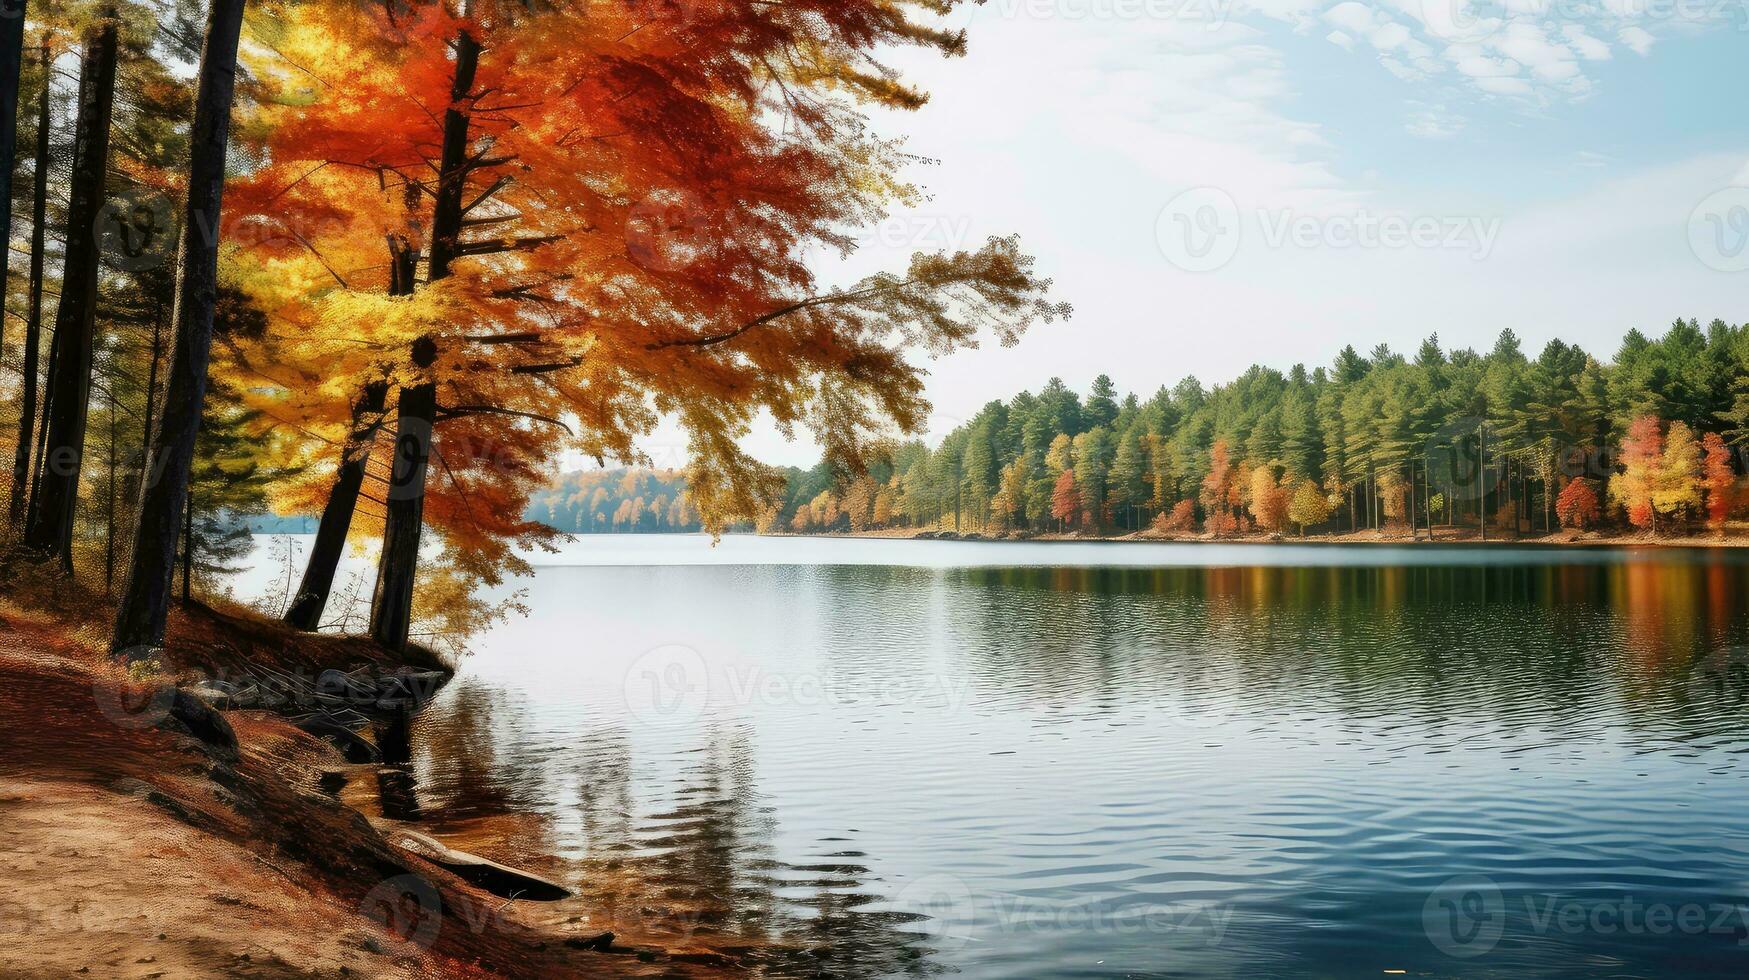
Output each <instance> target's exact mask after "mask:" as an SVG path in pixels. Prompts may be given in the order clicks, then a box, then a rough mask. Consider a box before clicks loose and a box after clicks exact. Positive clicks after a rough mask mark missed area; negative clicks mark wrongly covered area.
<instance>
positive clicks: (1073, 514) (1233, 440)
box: [529, 321, 1749, 536]
mask: <svg viewBox="0 0 1749 980" xmlns="http://www.w3.org/2000/svg"><path fill="white" fill-rule="evenodd" d="M1746 441H1749V326H1742V325H1739V326H1731V325H1728V324H1726V323H1724V322H1722V321H1714V322H1713V323H1712V324H1711V325H1710V326H1708V327H1705V328H1703V327H1701V326H1700V325H1699V324H1698V323H1697V322H1693V321H1677V322H1676V323H1675V325H1674V326H1672V327H1671V328H1670V329H1669V330H1668V331H1667V332H1666V333H1665V334H1664V335H1663V336H1662V337H1659V338H1657V339H1653V338H1650V337H1647V336H1646V335H1644V334H1642V333H1640V332H1639V331H1632V332H1630V333H1629V334H1628V335H1627V337H1626V338H1625V339H1624V340H1623V342H1622V344H1621V346H1620V348H1619V349H1618V350H1617V351H1616V352H1615V355H1614V357H1613V358H1612V359H1611V360H1610V361H1608V362H1605V361H1602V360H1599V359H1598V358H1597V357H1595V356H1593V355H1592V354H1590V353H1588V352H1587V351H1585V350H1582V349H1580V348H1579V347H1576V346H1573V345H1571V344H1567V343H1564V342H1562V341H1559V340H1555V341H1551V342H1549V343H1548V344H1547V345H1546V346H1545V347H1544V348H1543V349H1542V350H1541V351H1540V352H1539V353H1537V354H1536V356H1535V357H1531V356H1528V355H1527V354H1526V353H1525V351H1524V350H1523V349H1522V347H1521V344H1520V341H1519V339H1518V337H1517V336H1516V335H1515V334H1514V333H1513V332H1512V331H1511V330H1504V331H1502V332H1501V333H1500V336H1499V339H1498V340H1497V341H1496V342H1495V344H1494V346H1493V348H1492V349H1491V350H1489V351H1488V352H1486V353H1478V352H1476V351H1474V350H1454V351H1446V350H1444V349H1443V348H1442V347H1441V346H1440V343H1439V340H1438V338H1437V337H1436V336H1435V337H1429V338H1428V339H1427V340H1426V341H1425V342H1423V343H1422V344H1421V345H1420V347H1419V348H1418V349H1417V350H1416V351H1415V352H1414V353H1413V354H1412V355H1409V356H1405V355H1403V354H1399V353H1397V352H1395V351H1393V350H1391V349H1390V348H1389V347H1387V346H1385V345H1382V344H1381V345H1379V346H1377V347H1375V348H1374V349H1373V350H1372V351H1371V352H1370V353H1369V354H1366V355H1362V354H1361V353H1359V352H1358V351H1356V350H1355V348H1354V347H1352V346H1349V347H1345V348H1343V349H1342V350H1341V351H1340V352H1339V353H1338V354H1337V355H1336V357H1335V358H1334V360H1333V361H1332V363H1331V364H1330V365H1329V366H1327V367H1319V368H1315V369H1311V370H1308V369H1307V368H1306V367H1304V366H1303V365H1302V366H1295V367H1294V368H1292V369H1291V370H1289V371H1288V372H1286V373H1283V372H1281V371H1277V370H1274V369H1271V368H1266V367H1253V368H1251V369H1250V370H1249V371H1247V372H1246V373H1245V374H1244V375H1243V376H1241V377H1240V378H1239V379H1237V380H1236V381H1233V382H1232V383H1230V384H1226V385H1218V386H1215V387H1213V388H1205V387H1204V386H1203V385H1202V384H1201V382H1199V381H1198V380H1197V379H1195V378H1186V379H1185V380H1183V381H1181V382H1179V383H1178V384H1177V385H1175V386H1173V387H1171V388H1165V387H1162V388H1160V389H1159V390H1157V391H1156V392H1154V393H1153V394H1152V395H1151V396H1149V397H1147V398H1146V399H1143V398H1140V397H1138V396H1136V395H1133V394H1132V395H1127V396H1120V395H1119V394H1118V393H1117V391H1116V390H1115V389H1114V387H1113V385H1112V383H1111V380H1110V379H1109V378H1107V377H1105V376H1103V375H1102V376H1100V377H1099V378H1098V379H1097V380H1095V381H1094V383H1093V386H1092V389H1091V390H1090V391H1089V392H1088V393H1087V395H1086V396H1085V397H1083V396H1081V395H1079V394H1077V393H1076V392H1073V391H1071V390H1069V389H1068V388H1067V387H1066V386H1065V385H1064V384H1063V383H1062V381H1060V380H1058V379H1052V380H1051V381H1050V382H1049V383H1047V384H1046V385H1045V386H1044V388H1043V389H1041V390H1040V391H1039V392H1037V393H1036V394H1035V393H1032V392H1022V393H1020V394H1018V395H1016V396H1014V397H1013V398H1012V399H1009V400H1008V401H1006V402H1002V401H993V402H991V403H989V404H988V405H986V406H984V408H983V409H982V410H981V411H979V412H978V414H977V416H976V417H974V418H972V419H971V420H969V421H968V422H966V423H965V424H963V425H961V426H960V427H959V428H957V429H955V430H954V431H952V432H951V433H949V434H948V435H947V436H946V437H945V438H944V439H943V440H942V443H941V445H940V446H938V447H936V448H933V449H931V448H929V447H928V446H926V445H924V444H923V443H921V442H916V441H912V442H906V443H903V444H900V445H897V446H895V447H893V448H892V449H891V450H890V452H888V453H886V454H885V455H884V456H883V458H881V459H880V460H878V461H876V462H875V463H874V464H873V465H871V466H870V467H869V469H868V472H866V473H864V474H860V475H849V474H842V473H835V472H833V471H832V470H831V469H830V468H829V467H827V466H826V465H825V464H822V465H820V466H817V467H815V468H813V469H811V470H800V469H793V468H792V469H789V470H786V471H784V476H785V493H784V498H783V500H782V502H781V503H780V504H778V505H776V506H774V507H772V508H771V509H769V510H768V511H767V512H766V513H764V514H762V515H761V516H760V518H759V520H758V521H757V522H756V526H757V528H758V529H759V530H761V531H794V532H822V531H839V530H857V531H863V530H875V529H881V528H890V527H912V528H922V527H929V528H943V529H952V530H957V531H966V532H972V531H976V532H980V533H993V532H1003V533H1007V532H1016V533H1027V532H1050V531H1074V530H1079V531H1085V532H1088V533H1126V532H1129V531H1136V530H1142V529H1147V528H1153V529H1155V530H1158V531H1161V532H1166V533H1185V534H1213V535H1216V536H1224V535H1231V534H1241V533H1257V532H1266V533H1296V532H1297V533H1312V532H1339V531H1349V530H1359V529H1367V528H1401V529H1410V528H1424V527H1428V526H1436V527H1453V526H1456V527H1469V528H1478V527H1480V526H1481V525H1483V524H1484V522H1485V523H1486V526H1487V527H1489V528H1498V529H1501V530H1505V531H1511V532H1515V533H1523V532H1537V531H1545V530H1554V529H1557V528H1560V527H1568V528H1581V529H1584V528H1597V527H1620V528H1625V529H1637V530H1644V531H1651V532H1655V533H1666V532H1672V533H1674V532H1683V531H1688V530H1693V529H1695V528H1697V527H1699V526H1702V525H1706V526H1710V527H1712V528H1713V529H1715V530H1722V529H1723V528H1724V527H1725V524H1726V522H1727V521H1728V520H1729V519H1730V518H1731V517H1732V516H1734V515H1735V513H1736V511H1737V509H1738V508H1739V506H1740V505H1741V503H1742V502H1743V500H1744V494H1743V493H1742V492H1741V490H1742V487H1741V482H1742V481H1741V478H1740V476H1741V474H1742V472H1743V465H1742V459H1741V449H1742V447H1743V446H1744V444H1745V442H1746ZM529 516H530V517H531V518H533V519H536V520H541V521H545V522H548V523H550V524H552V525H553V526H554V527H557V528H559V529H561V530H565V531H581V532H585V533H588V532H613V531H694V530H698V529H699V522H698V518H697V515H696V514H694V513H692V511H691V508H690V507H689V505H688V504H687V501H686V492H685V483H684V479H683V477H682V476H681V475H680V474H679V473H677V472H648V471H635V470H634V471H623V470H622V471H607V472H592V473H574V474H570V475H568V476H566V477H564V478H563V480H562V481H561V483H560V484H559V486H557V487H556V488H555V489H554V490H552V491H550V492H548V493H546V494H543V495H541V497H539V498H537V499H536V501H535V505H534V508H533V509H532V510H531V512H530V515H529Z"/></svg>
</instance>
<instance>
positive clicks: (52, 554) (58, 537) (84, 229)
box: [24, 7, 117, 575]
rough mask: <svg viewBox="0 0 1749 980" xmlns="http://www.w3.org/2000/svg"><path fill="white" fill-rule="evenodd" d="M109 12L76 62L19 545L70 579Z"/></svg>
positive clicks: (100, 198) (104, 138) (112, 23)
mask: <svg viewBox="0 0 1749 980" xmlns="http://www.w3.org/2000/svg"><path fill="white" fill-rule="evenodd" d="M116 50H117V38H116V13H115V8H114V7H107V8H105V9H104V11H103V13H102V20H101V22H100V23H99V24H98V26H97V28H96V31H95V32H94V33H93V34H92V35H91V36H90V37H89V38H87V39H86V41H85V50H84V53H83V55H82V56H81V58H80V69H79V111H78V122H77V124H76V127H75V132H74V145H73V179H72V184H71V191H70V194H69V198H68V207H67V246H66V259H65V262H64V269H65V271H64V273H63V275H62V278H61V302H60V306H59V309H58V310H57V311H56V313H55V341H54V344H53V346H54V348H55V351H54V353H55V356H54V357H53V358H52V359H51V360H52V363H51V364H50V365H49V389H50V391H51V392H52V394H51V395H50V396H49V399H48V402H49V404H48V406H47V408H46V409H45V411H46V413H47V419H46V428H47V433H46V435H45V437H44V440H43V449H44V453H45V455H44V457H43V466H42V472H41V473H40V474H39V486H38V490H37V492H36V493H35V494H33V495H32V496H31V501H30V514H29V519H28V521H27V522H26V528H25V536H24V540H25V545H26V546H27V547H29V548H30V549H32V550H34V551H36V552H38V553H39V554H41V555H43V556H44V557H45V558H58V559H60V562H61V568H62V570H63V571H64V572H66V573H67V574H68V575H71V574H72V573H73V516H74V511H75V505H76V503H77V498H78V494H79V470H80V468H81V464H82V462H83V459H84V455H85V421H86V416H87V413H88V412H89V410H90V407H91V357H92V348H93V345H94V343H95V339H96V338H95V331H96V313H97V266H98V259H99V254H98V241H97V218H98V213H99V211H100V210H101V209H102V207H103V203H104V184H105V178H107V177H108V174H109V122H110V116H111V113H112V110H113V109H114V105H115V66H116Z"/></svg>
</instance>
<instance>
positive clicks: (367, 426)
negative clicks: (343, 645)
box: [285, 236, 419, 633]
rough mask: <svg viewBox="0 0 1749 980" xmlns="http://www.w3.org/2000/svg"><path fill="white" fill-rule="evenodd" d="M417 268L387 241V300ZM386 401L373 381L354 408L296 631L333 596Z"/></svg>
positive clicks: (314, 619) (407, 252)
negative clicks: (341, 559) (336, 576)
mask: <svg viewBox="0 0 1749 980" xmlns="http://www.w3.org/2000/svg"><path fill="white" fill-rule="evenodd" d="M418 262H419V253H418V252H416V251H414V250H413V249H412V248H411V247H410V246H409V245H408V243H407V240H406V239H404V238H401V237H399V236H396V237H392V238H390V239H389V295H390V296H411V295H413V276H414V273H415V271H416V269H417V266H418ZM388 395H389V385H388V382H387V381H374V382H371V383H370V384H368V385H366V386H365V389H364V393H363V394H362V395H360V396H359V398H358V401H356V402H354V403H353V406H352V431H351V433H350V434H349V435H348V437H347V441H346V446H345V447H344V448H343V450H342V452H341V456H340V468H339V469H338V470H337V471H336V472H335V474H334V488H333V489H332V490H330V491H329V492H328V502H327V503H326V504H324V505H323V506H322V520H321V523H319V524H318V525H317V526H316V541H315V543H314V544H313V545H311V546H310V560H309V561H308V562H306V563H305V564H304V577H303V580H302V581H300V582H299V583H298V591H297V595H296V597H295V598H294V599H293V600H292V604H291V608H289V609H287V610H286V613H285V621H286V623H287V624H288V625H290V626H292V627H293V628H295V629H300V630H303V631H304V632H306V633H310V632H314V631H315V630H316V629H317V627H319V626H321V625H322V614H323V613H324V612H325V611H326V610H327V608H328V596H329V595H330V594H331V593H332V592H333V591H334V576H335V573H336V572H337V571H338V569H339V568H340V558H341V556H342V555H343V554H344V553H345V551H346V538H347V535H349V534H350V533H351V531H352V517H353V515H354V513H356V512H357V510H358V497H359V494H360V493H361V492H362V491H363V489H364V480H365V475H366V472H367V470H368V467H369V464H370V453H371V448H372V447H373V446H374V444H375V442H376V433H377V430H378V429H379V428H381V427H382V414H383V409H384V407H385V406H386V404H387V402H388Z"/></svg>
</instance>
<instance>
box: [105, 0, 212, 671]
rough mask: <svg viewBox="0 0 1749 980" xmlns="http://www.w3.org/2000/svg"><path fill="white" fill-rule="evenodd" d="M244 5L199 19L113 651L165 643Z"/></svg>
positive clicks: (208, 319) (202, 373)
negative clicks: (155, 410) (154, 398)
mask: <svg viewBox="0 0 1749 980" xmlns="http://www.w3.org/2000/svg"><path fill="white" fill-rule="evenodd" d="M243 3H244V0H212V6H211V8H210V9H209V10H208V12H207V25H206V43H205V45H204V47H203V49H202V51H201V54H200V74H199V76H198V80H197V83H196V84H197V88H196V94H195V101H194V129H193V134H192V138H191V140H190V145H191V150H190V156H189V168H188V206H187V209H186V212H185V214H184V220H183V226H182V244H181V248H180V249H179V251H178V256H177V260H178V265H179V267H178V269H177V273H176V302H175V305H174V307H173V312H172V313H171V315H170V316H171V322H173V323H174V324H175V325H176V335H175V340H174V341H173V344H174V346H173V348H172V352H171V355H170V377H169V379H168V381H167V382H166V383H165V386H164V411H163V413H162V414H161V415H160V416H159V418H158V432H157V435H156V437H155V438H154V439H153V440H152V442H153V444H152V446H151V447H150V449H151V451H150V452H149V453H148V454H147V455H148V459H149V461H150V462H149V465H148V466H147V468H146V474H147V475H146V480H145V486H144V488H143V489H142V490H141V491H140V511H139V518H138V519H137V520H136V521H135V522H134V549H133V559H132V560H131V561H130V562H128V574H127V584H126V585H125V586H124V587H123V589H122V597H121V604H120V606H119V607H118V608H117V610H116V620H115V635H114V636H113V637H112V638H111V640H110V649H112V650H125V649H128V648H130V647H137V646H157V645H158V644H159V643H160V642H161V641H162V640H163V639H164V622H165V619H166V618H167V617H168V616H169V614H170V601H169V600H170V586H171V583H172V582H173V581H174V580H175V578H174V569H175V561H176V517H177V515H178V513H180V512H183V511H191V510H192V504H191V503H189V501H190V495H189V492H188V478H189V473H190V471H191V470H192V469H193V466H194V444H195V438H196V437H197V436H198V435H199V434H200V416H201V408H202V405H203V404H204V403H205V401H206V382H207V377H206V376H207V362H208V359H209V357H210V355H211V353H212V339H213V309H214V307H215V306H216V305H217V302H218V292H219V281H218V276H219V215H220V212H221V208H222V206H223V200H222V199H223V197H224V191H225V148H226V143H227V142H228V140H229V138H230V131H231V103H232V100H233V96H234V93H235V91H236V84H237V45H238V41H239V39H240V37H241V35H242V30H243ZM185 547H186V545H185ZM186 588H187V585H186V582H185V583H184V589H185V590H186Z"/></svg>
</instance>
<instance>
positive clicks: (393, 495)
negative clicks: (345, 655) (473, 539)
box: [370, 337, 437, 650]
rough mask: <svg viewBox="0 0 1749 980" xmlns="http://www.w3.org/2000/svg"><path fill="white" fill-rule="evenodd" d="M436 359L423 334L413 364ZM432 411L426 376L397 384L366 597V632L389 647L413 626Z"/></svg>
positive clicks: (397, 645) (401, 642)
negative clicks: (389, 468) (373, 573)
mask: <svg viewBox="0 0 1749 980" xmlns="http://www.w3.org/2000/svg"><path fill="white" fill-rule="evenodd" d="M436 360H437V343H436V342H435V341H433V340H431V339H430V338H429V337H425V338H420V340H419V341H417V342H415V343H414V345H413V365H414V366H415V367H417V368H421V369H428V368H430V367H431V365H432V364H433V363H435V362H436ZM436 414H437V386H436V384H434V383H432V382H429V381H428V382H425V383H423V384H416V385H411V386H409V387H405V388H402V389H401V397H400V399H399V405H398V406H397V407H396V418H395V462H394V475H393V477H392V478H391V480H390V482H389V494H388V514H387V516H386V518H385V520H384V522H383V551H382V555H381V557H380V559H379V561H378V565H377V584H376V595H375V596H374V597H373V600H372V602H371V617H370V620H371V621H370V634H371V638H372V639H374V640H376V641H377V642H378V643H380V644H382V645H383V646H385V647H388V648H389V649H391V650H399V649H401V648H403V647H405V646H406V645H407V637H408V634H409V633H410V632H411V631H412V626H413V583H414V579H415V577H416V576H417V574H418V569H419V536H420V531H421V530H422V525H423V523H424V518H425V473H426V470H427V468H428V464H429V463H430V461H431V424H432V421H433V419H434V418H435V416H436Z"/></svg>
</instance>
